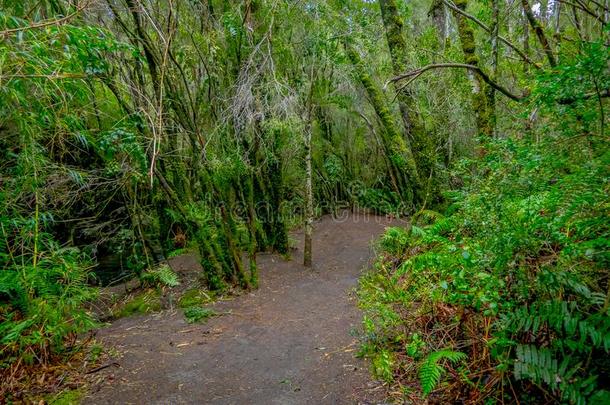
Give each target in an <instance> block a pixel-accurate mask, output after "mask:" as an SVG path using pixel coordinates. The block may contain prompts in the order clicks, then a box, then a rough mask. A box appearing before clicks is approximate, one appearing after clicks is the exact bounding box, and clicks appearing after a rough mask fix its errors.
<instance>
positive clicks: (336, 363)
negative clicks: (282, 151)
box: [83, 214, 399, 404]
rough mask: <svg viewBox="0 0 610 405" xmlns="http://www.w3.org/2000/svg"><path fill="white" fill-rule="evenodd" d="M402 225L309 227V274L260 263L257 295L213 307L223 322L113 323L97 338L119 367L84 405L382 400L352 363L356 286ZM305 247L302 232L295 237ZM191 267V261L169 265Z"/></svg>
mask: <svg viewBox="0 0 610 405" xmlns="http://www.w3.org/2000/svg"><path fill="white" fill-rule="evenodd" d="M398 223H399V221H397V220H392V219H388V218H385V217H377V216H370V215H369V216H364V215H363V214H360V215H354V214H350V215H349V216H346V217H342V218H340V219H333V218H331V217H330V216H326V217H324V218H322V219H321V220H319V221H317V222H316V224H315V231H314V232H315V233H314V244H313V252H314V268H313V269H307V268H305V267H303V266H302V257H303V252H302V249H301V248H300V247H299V248H297V249H294V250H293V251H292V252H291V253H292V254H291V260H285V259H284V258H282V257H280V256H278V255H274V254H261V255H259V260H258V264H259V270H260V288H259V289H257V290H255V291H252V292H247V293H244V294H242V295H240V296H237V297H235V298H233V299H229V300H220V301H218V302H216V303H213V304H210V305H209V307H210V308H212V309H213V310H214V311H215V312H216V313H218V314H220V316H216V317H213V318H211V319H209V320H208V321H207V322H206V323H204V324H187V323H186V322H185V320H184V317H183V315H182V311H181V310H179V309H174V310H166V311H163V312H159V313H155V314H148V315H137V316H132V317H127V318H122V319H118V320H116V321H115V322H113V323H112V324H111V325H110V326H108V327H106V328H103V329H101V330H99V331H98V333H97V339H98V340H99V341H101V342H103V344H104V345H105V346H107V347H112V348H114V349H115V353H116V359H113V360H112V361H116V363H118V367H108V368H105V369H104V370H101V371H99V372H97V373H96V382H95V383H93V384H92V385H90V387H89V392H88V394H87V395H86V397H85V398H84V400H83V402H84V403H91V404H103V403H117V404H118V403H121V404H128V403H134V404H135V403H138V404H139V403H147V404H155V403H158V404H161V403H163V404H167V403H172V404H177V403H213V404H356V403H360V404H370V403H379V402H380V401H382V399H383V397H384V393H385V392H384V391H385V389H384V387H383V386H382V385H380V384H379V383H378V382H375V381H372V379H371V377H370V373H369V370H368V364H367V363H366V362H365V361H364V360H361V359H357V358H356V357H355V355H356V353H357V351H358V338H357V336H356V335H357V333H356V331H357V330H358V329H359V327H360V323H361V314H360V312H359V310H358V309H357V307H356V297H355V293H354V287H355V286H356V285H357V282H358V277H359V275H360V274H361V272H362V271H363V269H365V268H366V266H367V265H369V264H370V260H371V258H372V257H373V250H372V242H373V241H374V240H375V239H376V238H377V237H378V236H379V235H380V234H381V232H382V231H383V230H384V228H385V227H386V226H390V225H397V224H398ZM292 237H294V238H296V239H297V240H298V241H299V243H298V245H302V234H301V233H300V232H296V233H294V234H292ZM172 266H173V267H175V266H179V267H180V268H179V269H178V270H179V271H185V270H189V269H197V267H198V264H197V260H196V258H194V257H193V256H182V257H179V258H176V259H174V262H173V263H172Z"/></svg>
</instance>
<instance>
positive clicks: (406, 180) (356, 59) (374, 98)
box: [345, 43, 424, 206]
mask: <svg viewBox="0 0 610 405" xmlns="http://www.w3.org/2000/svg"><path fill="white" fill-rule="evenodd" d="M345 50H346V52H347V56H348V57H349V59H350V61H351V62H352V65H353V66H354V68H355V70H356V75H357V79H358V80H359V81H360V83H362V85H363V86H364V88H365V90H366V92H367V95H368V97H369V100H370V102H371V104H372V106H373V109H374V110H375V113H376V114H377V116H378V117H379V120H380V121H381V123H382V125H383V131H382V134H383V135H382V137H381V139H382V141H383V143H384V148H385V149H386V150H387V152H388V155H389V156H388V157H389V159H390V162H391V164H392V171H393V175H394V178H395V179H396V180H397V183H398V184H397V186H398V189H397V190H395V191H396V192H397V193H398V194H399V195H400V196H401V198H402V200H403V202H405V203H410V204H413V205H414V206H417V205H418V204H419V203H420V202H422V201H423V200H424V198H423V193H422V187H421V182H420V178H419V175H418V171H417V164H416V162H415V158H414V157H413V152H412V150H411V144H410V142H409V139H408V138H407V137H404V136H402V135H401V134H400V130H399V129H398V125H397V124H396V121H395V119H394V117H393V115H392V112H391V110H390V109H389V107H388V106H387V104H386V101H385V100H384V97H383V93H382V92H381V90H380V89H379V88H378V87H377V86H376V85H375V83H374V82H373V79H372V78H371V76H370V75H369V73H368V72H367V71H366V67H365V66H364V64H363V62H362V59H361V58H360V55H359V54H358V52H357V51H356V50H355V49H354V48H353V47H352V46H351V45H350V44H348V43H345ZM405 193H409V194H410V195H406V194H405Z"/></svg>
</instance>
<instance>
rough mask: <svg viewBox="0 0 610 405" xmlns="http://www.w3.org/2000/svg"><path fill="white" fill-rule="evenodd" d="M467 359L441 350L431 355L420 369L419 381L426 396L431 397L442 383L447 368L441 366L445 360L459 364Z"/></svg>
mask: <svg viewBox="0 0 610 405" xmlns="http://www.w3.org/2000/svg"><path fill="white" fill-rule="evenodd" d="M465 358H466V354H464V353H461V352H454V351H452V350H447V349H444V350H439V351H436V352H433V353H430V354H429V355H428V357H426V359H425V360H424V362H423V363H422V365H421V366H420V367H419V381H420V383H421V386H422V392H423V393H424V395H429V394H430V393H431V392H432V391H433V390H434V388H435V387H436V386H437V385H438V383H439V382H440V381H441V377H442V375H443V372H444V371H445V368H444V367H443V365H442V364H440V363H441V362H442V361H443V360H447V361H449V362H451V363H457V362H458V361H460V360H463V359H465Z"/></svg>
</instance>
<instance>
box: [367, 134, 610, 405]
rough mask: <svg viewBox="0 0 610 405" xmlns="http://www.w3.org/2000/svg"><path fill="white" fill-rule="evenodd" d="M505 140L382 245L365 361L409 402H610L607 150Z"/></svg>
mask: <svg viewBox="0 0 610 405" xmlns="http://www.w3.org/2000/svg"><path fill="white" fill-rule="evenodd" d="M562 140H563V139H562V138H559V139H548V140H546V141H540V142H538V143H537V144H536V143H532V142H530V141H526V140H523V141H510V140H501V141H493V142H489V143H487V145H486V148H487V154H486V156H485V157H484V158H482V159H478V160H476V161H474V160H473V161H464V162H463V164H462V165H461V166H460V167H458V169H457V170H458V174H459V176H460V177H461V178H463V179H465V180H466V184H465V186H464V187H463V188H462V189H461V190H459V191H455V192H452V193H451V194H448V197H449V198H450V200H451V201H452V203H453V204H452V205H451V206H450V207H449V209H448V210H447V211H446V212H445V213H444V214H443V215H441V214H437V215H425V216H420V220H419V221H416V222H415V224H414V225H413V226H412V227H411V228H409V229H401V228H390V229H388V230H387V231H386V233H385V235H384V236H383V237H382V238H381V241H380V243H379V245H380V254H379V256H378V259H377V262H376V264H375V267H374V269H373V270H372V271H371V272H369V273H368V274H366V275H365V276H364V277H362V278H361V280H360V287H359V302H360V305H361V307H362V308H363V309H364V313H365V317H364V322H363V326H364V334H363V337H362V346H361V347H362V354H363V355H365V356H367V357H368V358H370V359H371V362H372V365H373V370H374V372H375V374H376V375H377V376H378V377H380V378H382V379H384V380H385V381H387V382H388V383H390V384H391V385H393V386H394V388H395V389H393V390H392V391H393V392H398V393H402V394H400V395H402V396H401V398H400V400H402V401H404V400H405V399H408V402H411V403H420V402H424V401H430V402H432V403H459V402H463V399H464V398H469V401H471V402H472V403H489V404H493V403H566V404H587V403H591V404H598V403H599V404H601V403H610V380H609V379H608V376H609V375H610V361H609V360H608V359H609V358H610V284H609V279H608V268H610V203H609V200H608V193H609V192H610V188H609V186H608V184H609V183H608V180H609V179H610V150H609V149H608V147H607V145H604V144H602V143H597V144H589V143H588V142H580V143H576V142H575V141H574V140H570V141H571V143H569V144H568V143H567V142H560V141H562Z"/></svg>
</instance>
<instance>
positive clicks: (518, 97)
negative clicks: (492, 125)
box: [388, 63, 527, 101]
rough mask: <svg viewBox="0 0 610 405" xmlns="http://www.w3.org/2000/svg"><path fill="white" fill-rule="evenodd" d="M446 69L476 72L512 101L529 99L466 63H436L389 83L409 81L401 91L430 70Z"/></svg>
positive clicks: (392, 79) (478, 68) (398, 77)
mask: <svg viewBox="0 0 610 405" xmlns="http://www.w3.org/2000/svg"><path fill="white" fill-rule="evenodd" d="M444 68H463V69H469V70H472V71H473V72H475V73H477V74H478V75H479V76H481V78H482V79H483V80H484V81H485V82H486V83H487V84H489V85H490V86H491V87H493V88H494V89H495V90H498V91H499V92H500V93H502V94H504V95H505V96H506V97H508V98H510V99H511V100H514V101H522V100H523V99H525V98H526V97H527V96H526V95H516V94H513V93H511V92H510V91H509V90H507V89H506V88H504V87H503V86H501V85H499V84H498V83H496V82H494V81H493V80H491V79H490V77H489V76H488V75H487V74H486V73H485V72H483V71H482V70H481V68H480V67H478V66H474V65H469V64H466V63H435V64H431V65H427V66H424V67H422V68H419V69H417V70H413V71H411V72H407V73H404V74H402V75H399V76H395V77H393V78H391V79H390V80H389V81H388V82H392V83H394V82H397V81H400V80H403V79H409V80H408V81H407V83H405V84H404V85H403V86H402V87H401V88H400V89H402V88H404V87H406V86H408V85H409V84H411V83H412V82H413V81H415V79H417V78H418V77H419V76H421V75H422V74H423V73H425V72H427V71H428V70H432V69H444ZM400 89H399V90H400Z"/></svg>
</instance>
